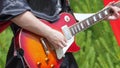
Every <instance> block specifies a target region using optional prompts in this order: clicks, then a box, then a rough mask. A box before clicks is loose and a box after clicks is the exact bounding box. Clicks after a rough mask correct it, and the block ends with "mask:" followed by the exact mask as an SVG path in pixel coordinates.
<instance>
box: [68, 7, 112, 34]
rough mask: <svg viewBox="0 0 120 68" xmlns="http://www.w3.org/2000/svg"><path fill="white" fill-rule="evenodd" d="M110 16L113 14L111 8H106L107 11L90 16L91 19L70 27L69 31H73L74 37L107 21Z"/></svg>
mask: <svg viewBox="0 0 120 68" xmlns="http://www.w3.org/2000/svg"><path fill="white" fill-rule="evenodd" d="M110 14H111V12H110V8H106V9H104V10H102V11H99V12H97V13H96V14H94V15H92V16H90V17H89V18H87V19H85V20H83V21H81V22H78V23H76V24H74V25H72V26H70V27H69V29H70V31H71V34H72V36H74V35H75V34H77V33H78V32H80V31H83V30H85V29H87V28H89V27H90V26H92V25H94V24H96V23H98V22H99V21H101V20H103V19H105V18H106V17H108V16H109V15H110Z"/></svg>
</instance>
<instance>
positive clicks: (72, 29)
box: [70, 27, 75, 35]
mask: <svg viewBox="0 0 120 68" xmlns="http://www.w3.org/2000/svg"><path fill="white" fill-rule="evenodd" d="M70 31H71V32H72V35H74V34H75V31H74V28H73V27H71V29H70Z"/></svg>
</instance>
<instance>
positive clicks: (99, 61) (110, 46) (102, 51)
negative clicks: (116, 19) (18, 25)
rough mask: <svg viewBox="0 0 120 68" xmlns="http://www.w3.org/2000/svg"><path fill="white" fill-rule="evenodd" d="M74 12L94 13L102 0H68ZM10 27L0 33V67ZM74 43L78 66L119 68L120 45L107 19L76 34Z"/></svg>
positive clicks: (9, 39)
mask: <svg viewBox="0 0 120 68" xmlns="http://www.w3.org/2000/svg"><path fill="white" fill-rule="evenodd" d="M70 1H71V7H72V8H73V11H74V12H79V13H94V12H97V11H99V10H101V9H102V8H103V7H104V6H103V2H102V0H70ZM12 36H13V34H12V33H11V30H10V28H8V29H7V30H5V31H4V32H2V33H1V34H0V68H4V65H5V59H6V55H7V51H8V48H9V44H10V43H11V37H12ZM76 43H77V44H78V45H79V46H80V47H81V50H80V51H79V52H76V53H74V56H75V59H76V61H77V63H78V65H79V68H120V47H119V46H118V44H117V42H116V39H115V37H114V35H113V32H112V30H111V27H110V24H109V23H108V21H102V22H100V23H98V24H96V25H94V26H92V27H90V28H89V29H87V30H85V31H83V32H80V33H78V34H77V35H76Z"/></svg>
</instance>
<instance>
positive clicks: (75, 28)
mask: <svg viewBox="0 0 120 68" xmlns="http://www.w3.org/2000/svg"><path fill="white" fill-rule="evenodd" d="M74 30H75V33H77V32H78V30H77V27H76V25H74Z"/></svg>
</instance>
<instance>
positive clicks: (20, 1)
mask: <svg viewBox="0 0 120 68" xmlns="http://www.w3.org/2000/svg"><path fill="white" fill-rule="evenodd" d="M30 10H31V8H30V7H29V5H28V3H27V1H26V0H0V21H8V20H10V19H12V18H14V17H15V16H17V15H19V14H21V13H23V12H25V11H30Z"/></svg>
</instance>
